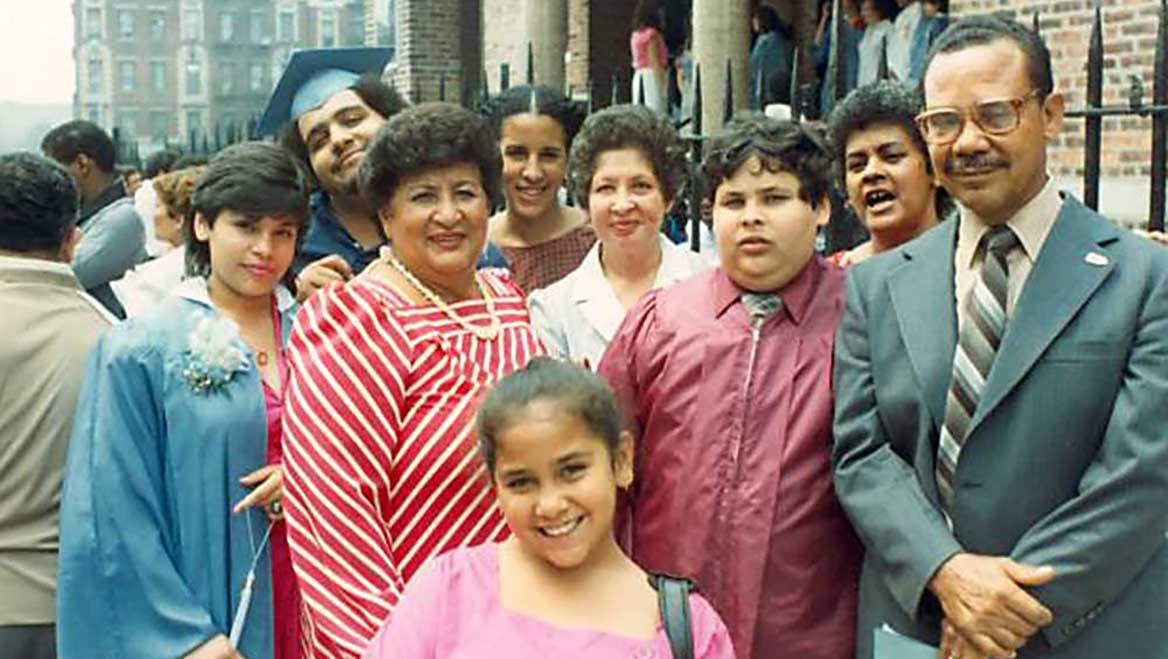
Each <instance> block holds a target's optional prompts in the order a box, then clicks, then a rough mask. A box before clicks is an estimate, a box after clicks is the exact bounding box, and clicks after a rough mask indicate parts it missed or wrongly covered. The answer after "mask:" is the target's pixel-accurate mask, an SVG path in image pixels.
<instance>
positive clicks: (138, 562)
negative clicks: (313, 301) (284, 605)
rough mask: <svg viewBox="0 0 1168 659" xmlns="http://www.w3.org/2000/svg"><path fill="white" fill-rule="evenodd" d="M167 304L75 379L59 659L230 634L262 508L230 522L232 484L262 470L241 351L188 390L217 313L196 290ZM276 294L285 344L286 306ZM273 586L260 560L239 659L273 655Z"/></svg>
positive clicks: (114, 338) (124, 653) (121, 654)
mask: <svg viewBox="0 0 1168 659" xmlns="http://www.w3.org/2000/svg"><path fill="white" fill-rule="evenodd" d="M176 293H177V295H176V296H174V297H171V298H169V299H167V300H166V301H165V302H163V303H162V304H161V305H160V306H159V308H158V309H157V310H156V311H155V312H154V313H152V314H149V315H147V316H144V317H142V318H138V319H134V320H131V321H128V322H126V323H124V324H122V325H120V326H118V327H116V328H114V329H112V330H110V331H109V332H108V333H107V334H106V335H105V336H104V337H103V338H102V339H101V340H100V341H99V342H98V344H97V346H96V347H95V348H94V350H93V353H92V354H91V355H90V358H89V361H88V365H87V367H86V375H85V382H84V383H83V385H82V391H81V396H80V400H79V402H78V406H77V416H76V418H75V421H74V429H73V434H72V437H71V440H70V445H69V454H68V460H67V463H66V475H65V484H64V490H63V493H62V502H61V539H60V568H59V569H60V573H59V575H58V592H57V598H58V600H57V613H58V619H57V640H58V647H59V650H58V652H59V655H60V656H61V657H62V659H74V658H81V657H84V658H86V659H89V658H94V659H98V658H100V659H105V658H107V657H108V658H110V659H138V658H141V659H147V658H149V659H163V658H166V659H170V658H173V657H181V656H183V655H184V654H186V653H188V652H190V651H191V650H193V649H195V648H196V647H198V646H199V645H201V644H202V643H204V642H205V641H206V640H207V639H209V638H211V637H212V636H215V635H217V634H223V635H227V633H228V632H229V630H230V628H231V624H232V618H233V616H234V613H235V610H236V607H237V606H238V604H239V601H240V590H241V588H242V586H243V583H244V579H245V577H246V575H247V572H248V569H249V568H250V566H251V562H252V557H253V555H254V550H253V547H259V546H260V544H261V540H262V538H263V536H264V531H265V530H266V528H267V518H266V515H265V514H264V512H263V511H262V510H261V509H258V508H257V509H252V510H249V511H248V512H246V513H243V514H240V515H233V514H232V513H231V507H232V505H234V504H235V503H236V502H238V501H239V500H240V499H242V498H243V497H244V496H246V495H247V493H248V490H247V489H246V488H244V487H243V486H241V485H240V484H239V479H240V478H241V477H242V476H244V475H246V474H248V473H250V472H252V471H254V470H255V469H258V468H259V467H261V466H263V465H264V462H265V457H266V455H265V454H266V446H267V425H266V417H265V409H264V394H263V387H262V383H261V381H260V378H259V373H258V371H257V370H256V369H255V368H254V366H252V365H251V364H252V361H251V360H250V357H251V355H252V352H251V350H250V349H249V348H248V347H247V345H246V344H245V343H244V342H243V341H242V339H241V338H240V337H239V336H238V334H236V335H235V338H234V339H233V342H234V343H235V344H236V345H237V346H238V347H239V348H240V349H241V350H242V351H244V354H245V355H247V356H248V357H249V362H248V365H247V367H246V368H245V370H240V371H236V372H235V373H234V376H233V378H232V380H231V381H230V382H228V383H227V384H226V385H225V386H224V387H223V388H222V389H221V390H218V391H204V392H198V391H196V390H195V389H194V388H193V387H192V386H191V385H190V384H189V383H188V381H187V379H186V378H184V376H183V374H182V373H183V370H184V368H185V366H186V364H187V363H188V360H189V357H188V354H187V353H188V341H189V337H190V334H191V330H192V328H193V327H194V326H195V324H196V322H197V321H198V320H199V319H200V318H202V317H207V316H211V317H217V313H216V312H215V310H214V309H213V308H212V307H211V304H210V300H209V298H208V297H207V293H206V284H205V282H203V280H201V279H195V280H189V281H188V282H184V285H183V286H182V287H180V289H179V291H177V292H176ZM281 293H282V294H283V295H282V296H281V300H282V303H281V305H280V306H281V309H282V312H281V316H282V317H281V324H282V327H283V328H284V332H285V338H286V336H287V331H288V329H289V328H290V326H291V316H290V314H291V311H292V301H291V299H290V296H288V295H287V294H286V291H281ZM248 517H250V521H251V525H250V529H249V526H248ZM249 536H250V537H249ZM271 575H272V570H271V562H270V559H269V554H268V551H267V549H266V548H265V549H264V550H263V551H262V552H260V554H259V562H258V565H257V566H256V581H255V585H254V595H253V598H252V602H251V606H250V613H249V614H248V617H247V623H246V626H245V628H244V632H243V635H242V638H241V639H240V643H239V647H238V649H239V651H240V652H241V653H243V655H244V656H245V657H247V659H270V657H271V656H272V652H273V650H272V647H273V625H272V594H271V590H272V588H271V586H272V584H271Z"/></svg>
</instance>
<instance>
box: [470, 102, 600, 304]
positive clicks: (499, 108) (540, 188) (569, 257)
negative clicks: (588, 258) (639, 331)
mask: <svg viewBox="0 0 1168 659" xmlns="http://www.w3.org/2000/svg"><path fill="white" fill-rule="evenodd" d="M485 113H486V115H487V117H488V119H489V120H490V122H491V126H492V127H493V128H494V129H495V135H496V136H497V137H498V138H499V148H500V150H501V151H502V154H503V197H504V198H505V199H506V207H504V209H503V210H502V211H501V212H499V213H498V214H497V215H495V216H494V217H492V218H491V228H490V231H489V234H488V235H489V239H490V246H489V247H488V253H491V252H493V251H494V250H497V251H498V253H499V254H500V255H501V256H502V257H503V260H504V261H505V262H506V265H507V267H508V268H509V269H510V270H511V276H512V277H514V279H515V283H516V284H518V285H519V288H521V289H523V291H524V292H527V293H530V292H531V291H533V290H535V289H537V288H545V287H547V286H550V285H551V284H553V283H555V282H557V281H559V280H560V279H563V278H564V275H567V274H568V273H569V272H571V271H572V270H575V269H576V266H578V265H580V261H581V260H583V258H584V255H585V254H587V253H588V250H589V248H591V247H592V244H593V243H595V242H596V234H595V233H594V232H593V231H592V227H590V226H589V225H588V216H587V215H585V214H584V212H583V211H581V210H579V209H577V208H571V207H569V206H565V205H563V204H561V203H560V192H561V191H562V190H563V187H564V176H565V174H566V172H567V169H568V149H569V148H570V147H571V146H572V138H573V137H575V135H576V131H578V130H579V129H580V123H581V122H582V121H584V111H583V108H581V107H580V104H579V103H578V102H575V101H572V100H571V99H569V98H567V97H565V96H564V95H563V94H561V93H560V92H557V91H556V90H554V89H551V88H550V87H544V86H534V87H530V86H523V87H512V88H511V89H508V90H506V91H504V92H501V93H500V94H499V95H497V96H495V97H494V98H492V99H491V100H490V101H489V103H488V105H487V107H486V109H485ZM492 247H493V248H494V250H492V249H491V248H492Z"/></svg>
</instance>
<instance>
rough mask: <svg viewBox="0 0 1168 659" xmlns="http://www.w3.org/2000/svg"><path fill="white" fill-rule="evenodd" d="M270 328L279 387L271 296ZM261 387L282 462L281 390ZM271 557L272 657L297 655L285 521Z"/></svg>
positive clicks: (272, 455) (279, 355)
mask: <svg viewBox="0 0 1168 659" xmlns="http://www.w3.org/2000/svg"><path fill="white" fill-rule="evenodd" d="M272 328H273V329H274V331H275V333H276V346H277V348H276V369H277V371H278V372H279V374H280V383H281V384H280V386H281V387H284V386H286V385H287V383H288V362H287V361H286V360H285V359H284V347H283V346H284V331H283V328H282V327H281V326H280V311H279V309H278V308H277V307H276V300H275V298H274V297H273V298H272ZM260 382H261V383H262V384H263V387H264V412H265V414H266V415H267V420H268V447H267V449H268V450H267V463H268V464H280V463H282V462H283V461H284V425H283V422H284V392H283V391H282V390H281V391H277V390H275V389H273V388H272V387H271V386H270V385H268V383H267V381H266V380H264V379H263V378H260ZM269 543H270V547H271V556H272V618H273V626H274V627H275V630H276V640H275V643H274V644H273V649H274V652H273V656H274V657H275V659H299V657H300V589H299V588H298V587H297V585H296V575H295V574H294V573H293V571H292V558H291V556H290V554H289V552H288V533H287V527H286V526H285V524H284V522H276V524H275V525H274V526H272V536H271V538H270V539H269Z"/></svg>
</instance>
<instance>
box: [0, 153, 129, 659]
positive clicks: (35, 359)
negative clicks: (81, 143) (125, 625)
mask: <svg viewBox="0 0 1168 659" xmlns="http://www.w3.org/2000/svg"><path fill="white" fill-rule="evenodd" d="M77 206H78V196H77V188H76V187H74V184H73V180H72V178H71V177H70V176H69V173H68V172H66V171H65V170H64V169H63V168H62V167H60V166H59V165H57V164H56V163H54V162H52V161H50V160H47V159H45V158H42V157H40V156H35V155H32V154H30V153H12V154H7V155H3V156H0V309H3V310H4V313H3V314H0V334H2V335H3V336H4V341H3V342H0V372H3V374H4V375H3V382H4V386H0V465H2V468H0V492H3V493H5V494H4V496H0V593H3V596H2V597H0V659H55V657H56V656H57V654H56V642H55V640H54V637H55V634H56V631H55V626H54V625H55V622H56V619H57V615H56V610H55V608H56V607H55V597H54V596H55V592H56V582H57V546H58V541H57V515H58V505H59V503H60V496H61V478H62V472H63V470H64V466H65V450H66V447H67V444H68V439H69V432H70V430H71V428H72V426H73V413H74V410H75V407H76V404H77V394H78V391H79V390H80V388H81V374H82V372H83V371H84V367H85V357H86V355H88V353H89V350H90V348H91V347H92V346H93V344H94V343H95V342H96V341H97V338H98V336H99V335H100V334H101V333H102V332H103V331H105V330H106V328H108V327H109V326H110V324H111V322H112V320H113V318H112V317H111V316H110V315H109V313H108V312H107V311H106V310H105V308H104V307H102V306H101V305H100V304H99V303H98V302H97V301H96V300H94V299H92V298H90V297H89V296H88V295H86V294H85V293H84V292H83V290H82V288H81V286H80V284H78V282H77V278H76V277H75V276H74V275H73V271H72V270H71V269H70V268H69V262H70V261H72V260H73V250H74V247H75V246H76V244H77V241H78V239H79V237H80V231H79V230H78V229H77V226H76V222H77Z"/></svg>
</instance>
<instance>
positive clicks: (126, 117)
mask: <svg viewBox="0 0 1168 659" xmlns="http://www.w3.org/2000/svg"><path fill="white" fill-rule="evenodd" d="M118 129H119V133H120V134H119V135H118V141H119V142H121V143H122V144H126V143H128V142H130V141H132V140H134V139H136V138H137V136H138V122H137V121H135V119H134V115H133V114H129V112H123V113H122V114H119V115H118Z"/></svg>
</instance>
